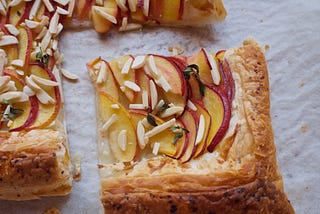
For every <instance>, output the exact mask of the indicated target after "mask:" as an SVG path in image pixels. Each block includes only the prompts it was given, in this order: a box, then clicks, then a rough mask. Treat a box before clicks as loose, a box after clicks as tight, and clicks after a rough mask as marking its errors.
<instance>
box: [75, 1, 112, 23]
mask: <svg viewBox="0 0 320 214" xmlns="http://www.w3.org/2000/svg"><path fill="white" fill-rule="evenodd" d="M94 2H95V1H94V0H77V2H76V8H75V9H76V13H77V18H78V19H79V20H83V19H84V18H85V17H86V15H87V14H88V12H89V10H90V8H91V5H92V4H93V3H94ZM110 2H115V1H114V0H112V1H110Z"/></svg>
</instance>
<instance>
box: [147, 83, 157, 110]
mask: <svg viewBox="0 0 320 214" xmlns="http://www.w3.org/2000/svg"><path fill="white" fill-rule="evenodd" d="M149 87H150V94H151V109H152V110H154V109H155V107H156V105H157V103H158V92H157V87H156V84H155V83H154V82H153V80H150V82H149Z"/></svg>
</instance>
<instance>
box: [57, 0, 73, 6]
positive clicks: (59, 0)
mask: <svg viewBox="0 0 320 214" xmlns="http://www.w3.org/2000/svg"><path fill="white" fill-rule="evenodd" d="M53 1H55V2H57V3H59V4H61V5H63V6H66V5H67V4H68V3H69V2H70V1H69V0H53Z"/></svg>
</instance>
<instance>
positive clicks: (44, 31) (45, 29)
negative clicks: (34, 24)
mask: <svg viewBox="0 0 320 214" xmlns="http://www.w3.org/2000/svg"><path fill="white" fill-rule="evenodd" d="M47 31H48V28H46V27H44V28H42V30H41V31H40V33H39V34H38V35H37V37H36V38H35V40H40V39H42V38H43V37H44V36H45V35H47Z"/></svg>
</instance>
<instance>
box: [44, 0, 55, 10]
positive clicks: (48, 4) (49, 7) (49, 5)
mask: <svg viewBox="0 0 320 214" xmlns="http://www.w3.org/2000/svg"><path fill="white" fill-rule="evenodd" d="M42 2H43V3H44V5H45V6H46V8H47V9H48V11H49V12H52V11H54V8H53V6H52V4H51V2H50V0H42Z"/></svg>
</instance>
